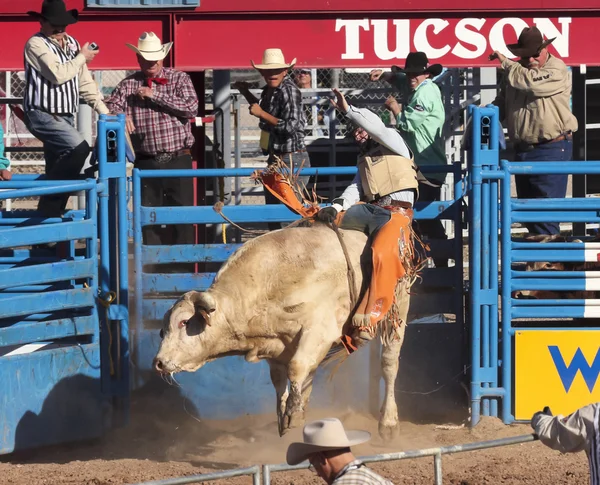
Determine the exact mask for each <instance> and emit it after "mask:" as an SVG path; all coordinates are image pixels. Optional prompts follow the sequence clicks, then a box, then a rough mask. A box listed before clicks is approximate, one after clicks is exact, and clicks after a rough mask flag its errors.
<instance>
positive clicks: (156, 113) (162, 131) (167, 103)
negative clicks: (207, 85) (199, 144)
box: [105, 68, 198, 155]
mask: <svg viewBox="0 0 600 485" xmlns="http://www.w3.org/2000/svg"><path fill="white" fill-rule="evenodd" d="M156 77H158V78H166V79H167V83H166V84H164V85H163V84H158V83H152V91H153V93H154V94H153V96H152V98H151V99H148V98H144V99H140V98H139V97H138V96H136V94H135V93H136V92H137V90H138V89H139V88H141V87H144V86H147V84H146V80H145V77H144V74H143V73H142V72H141V71H138V72H136V73H134V74H132V75H131V76H128V77H126V78H125V79H123V80H122V81H121V82H120V83H119V84H118V85H117V87H116V88H115V90H114V91H113V93H112V94H111V96H110V98H109V99H107V100H106V101H105V103H106V105H107V106H108V108H109V109H110V111H111V112H112V113H126V115H127V116H131V118H132V119H133V124H134V126H135V131H134V132H133V133H132V134H131V142H132V143H133V146H134V148H135V150H136V152H138V153H140V154H146V155H157V154H159V153H172V152H175V151H177V150H181V149H183V148H191V146H192V145H193V144H194V137H193V136H192V129H191V126H190V121H189V120H190V118H194V117H195V116H196V115H197V114H198V96H197V95H196V91H195V89H194V86H193V85H192V80H191V79H190V77H189V76H188V75H187V74H186V73H184V72H180V71H176V70H175V69H166V68H164V69H163V70H162V71H161V72H160V73H159V74H158V75H157V76H156Z"/></svg>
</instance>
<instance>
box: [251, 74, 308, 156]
mask: <svg viewBox="0 0 600 485" xmlns="http://www.w3.org/2000/svg"><path fill="white" fill-rule="evenodd" d="M267 91H268V88H267V87H266V88H264V89H263V91H262V94H261V96H260V107H261V108H262V109H263V110H265V111H266V112H267V113H269V114H270V115H272V116H274V117H275V118H277V119H278V120H279V123H277V125H276V126H273V125H271V124H270V123H267V122H266V121H264V120H261V121H260V123H259V126H260V129H261V130H264V131H268V132H269V151H270V152H273V153H276V154H281V153H292V152H297V151H299V150H303V149H304V148H305V145H304V126H305V124H306V121H305V119H304V112H303V110H302V94H301V92H300V89H298V87H297V86H296V85H295V84H294V81H292V80H291V79H290V77H289V76H286V77H284V78H283V81H282V83H281V84H280V85H279V86H278V87H276V88H275V89H274V90H273V94H272V96H269V95H268V94H267Z"/></svg>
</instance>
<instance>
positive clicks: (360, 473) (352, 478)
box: [332, 460, 394, 485]
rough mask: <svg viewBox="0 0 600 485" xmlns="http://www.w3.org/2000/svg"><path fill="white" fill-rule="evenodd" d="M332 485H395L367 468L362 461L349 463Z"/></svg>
mask: <svg viewBox="0 0 600 485" xmlns="http://www.w3.org/2000/svg"><path fill="white" fill-rule="evenodd" d="M332 485H394V484H393V482H390V481H389V480H386V479H385V478H383V477H382V476H380V475H377V473H375V472H374V471H373V470H371V469H370V468H367V466H366V465H364V464H363V462H362V461H360V460H354V461H352V462H350V463H348V464H347V465H346V466H345V467H344V468H343V469H342V471H341V472H339V473H338V474H337V476H336V477H335V480H334V481H333V483H332Z"/></svg>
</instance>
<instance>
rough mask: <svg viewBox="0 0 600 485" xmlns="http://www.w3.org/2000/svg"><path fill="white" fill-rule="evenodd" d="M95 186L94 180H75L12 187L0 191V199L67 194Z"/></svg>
mask: <svg viewBox="0 0 600 485" xmlns="http://www.w3.org/2000/svg"><path fill="white" fill-rule="evenodd" d="M94 187H96V182H95V181H94V182H92V181H89V182H75V183H71V184H65V185H59V184H53V185H44V186H43V187H39V186H37V187H31V188H26V189H13V190H6V191H0V200H6V199H19V198H23V197H37V196H41V195H50V194H68V193H71V192H79V191H82V190H83V191H85V190H90V189H92V188H94Z"/></svg>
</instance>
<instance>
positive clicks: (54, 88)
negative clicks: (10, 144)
mask: <svg viewBox="0 0 600 485" xmlns="http://www.w3.org/2000/svg"><path fill="white" fill-rule="evenodd" d="M28 13H29V15H32V16H33V17H35V18H36V19H38V20H39V22H40V25H41V29H40V31H39V32H38V33H37V34H35V35H33V36H32V37H31V38H30V39H29V40H28V41H27V44H25V52H24V54H25V82H26V86H25V96H24V98H23V108H24V112H25V125H26V126H27V128H28V129H29V131H30V132H31V133H32V134H33V135H35V137H36V138H38V139H39V140H41V141H42V143H43V144H44V158H45V160H46V175H47V177H48V178H49V179H54V180H64V179H66V180H70V179H76V178H78V177H79V173H80V172H81V169H82V168H83V165H84V164H85V160H86V158H87V156H88V155H89V153H90V146H89V145H88V143H87V142H86V141H85V139H84V138H83V137H82V136H81V135H80V134H79V132H78V131H77V130H76V129H75V126H74V125H75V113H77V111H78V109H79V97H80V96H81V97H82V98H83V99H84V100H85V102H86V103H87V104H89V105H90V106H91V107H92V108H93V109H95V110H96V111H97V112H98V113H99V114H108V113H109V111H108V108H107V107H106V106H105V105H104V102H103V101H102V96H101V94H100V92H99V90H98V86H97V85H96V83H95V82H94V80H93V79H92V76H91V75H90V72H89V71H88V68H87V64H88V63H89V62H91V61H92V60H93V59H94V57H95V56H96V55H97V54H98V52H99V51H98V50H97V49H96V50H94V49H91V48H90V47H89V44H88V43H86V44H84V45H83V46H81V47H80V45H79V43H78V42H77V41H76V40H75V39H74V38H73V37H71V36H70V35H68V34H67V33H66V32H65V30H66V28H67V26H68V25H70V24H74V23H76V22H77V17H78V12H77V10H68V11H67V9H66V7H65V3H64V1H63V0H44V2H43V3H42V10H41V12H39V13H38V12H28ZM68 198H69V196H68V195H66V196H65V195H49V196H44V197H41V198H40V202H39V205H38V209H39V210H40V211H41V212H42V213H44V214H45V215H47V216H50V217H56V216H60V214H61V212H62V211H63V210H64V209H65V207H66V205H67V200H68Z"/></svg>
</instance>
